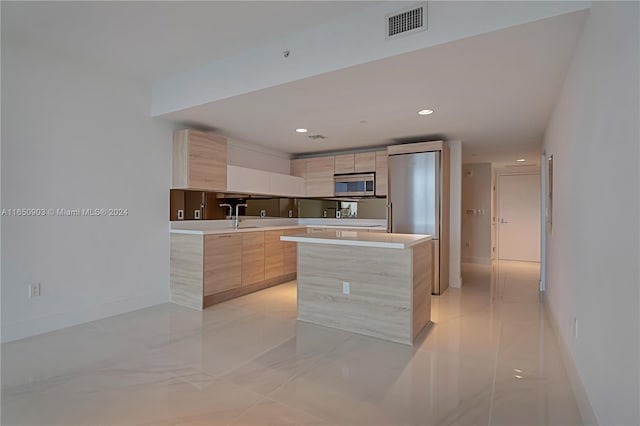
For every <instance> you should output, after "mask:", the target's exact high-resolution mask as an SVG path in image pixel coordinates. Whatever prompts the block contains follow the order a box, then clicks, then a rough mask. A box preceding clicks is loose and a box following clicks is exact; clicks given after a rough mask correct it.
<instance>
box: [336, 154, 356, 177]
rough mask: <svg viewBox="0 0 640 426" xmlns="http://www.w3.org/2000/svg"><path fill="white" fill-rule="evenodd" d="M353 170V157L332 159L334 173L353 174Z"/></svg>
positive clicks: (344, 156) (345, 155) (350, 155)
mask: <svg viewBox="0 0 640 426" xmlns="http://www.w3.org/2000/svg"><path fill="white" fill-rule="evenodd" d="M354 170H355V155H354V154H342V155H336V156H335V159H334V173H336V174H339V173H353V171H354Z"/></svg>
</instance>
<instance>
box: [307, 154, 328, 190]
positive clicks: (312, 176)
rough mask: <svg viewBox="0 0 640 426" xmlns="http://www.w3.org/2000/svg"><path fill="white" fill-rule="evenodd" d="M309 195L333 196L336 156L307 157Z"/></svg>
mask: <svg viewBox="0 0 640 426" xmlns="http://www.w3.org/2000/svg"><path fill="white" fill-rule="evenodd" d="M306 160H307V173H306V177H305V178H306V193H307V197H333V171H334V157H333V156H331V157H318V158H307V159H306Z"/></svg>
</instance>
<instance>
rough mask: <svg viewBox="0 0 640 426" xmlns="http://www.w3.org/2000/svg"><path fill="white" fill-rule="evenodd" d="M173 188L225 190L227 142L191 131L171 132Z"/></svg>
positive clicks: (210, 135)
mask: <svg viewBox="0 0 640 426" xmlns="http://www.w3.org/2000/svg"><path fill="white" fill-rule="evenodd" d="M172 186H173V187H174V188H189V189H199V190H214V191H219V190H220V191H226V189H227V141H226V139H225V138H223V137H221V136H218V135H215V134H212V133H207V132H201V131H199V130H193V129H184V130H178V131H176V132H174V134H173V150H172Z"/></svg>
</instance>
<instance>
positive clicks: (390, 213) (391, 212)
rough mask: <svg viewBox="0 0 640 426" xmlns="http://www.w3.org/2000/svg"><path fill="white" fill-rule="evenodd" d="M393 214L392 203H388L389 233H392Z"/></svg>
mask: <svg viewBox="0 0 640 426" xmlns="http://www.w3.org/2000/svg"><path fill="white" fill-rule="evenodd" d="M392 214H393V208H392V206H391V203H389V204H387V233H388V234H390V233H391V215H392Z"/></svg>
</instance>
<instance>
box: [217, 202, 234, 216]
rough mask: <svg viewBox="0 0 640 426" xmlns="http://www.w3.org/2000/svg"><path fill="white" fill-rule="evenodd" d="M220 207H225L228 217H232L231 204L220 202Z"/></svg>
mask: <svg viewBox="0 0 640 426" xmlns="http://www.w3.org/2000/svg"><path fill="white" fill-rule="evenodd" d="M220 207H227V208H228V209H229V218H233V207H231V204H227V203H224V204H220Z"/></svg>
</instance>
